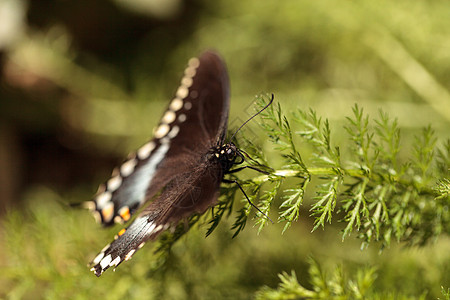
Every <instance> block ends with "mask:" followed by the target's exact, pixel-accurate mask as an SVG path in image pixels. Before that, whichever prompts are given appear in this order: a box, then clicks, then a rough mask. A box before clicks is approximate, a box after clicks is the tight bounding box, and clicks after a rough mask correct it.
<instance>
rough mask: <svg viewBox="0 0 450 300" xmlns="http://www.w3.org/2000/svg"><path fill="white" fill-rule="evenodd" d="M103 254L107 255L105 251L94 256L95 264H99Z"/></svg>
mask: <svg viewBox="0 0 450 300" xmlns="http://www.w3.org/2000/svg"><path fill="white" fill-rule="evenodd" d="M103 256H105V253H103V252H100V254H99V255H97V256H96V257H95V258H94V260H93V261H92V263H93V264H95V265H96V264H98V263H99V262H100V261H101V260H102V258H103Z"/></svg>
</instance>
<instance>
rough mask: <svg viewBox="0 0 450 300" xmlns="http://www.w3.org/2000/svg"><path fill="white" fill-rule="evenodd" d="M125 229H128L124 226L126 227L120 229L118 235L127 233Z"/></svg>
mask: <svg viewBox="0 0 450 300" xmlns="http://www.w3.org/2000/svg"><path fill="white" fill-rule="evenodd" d="M125 231H127V230H126V229H125V228H124V229H122V230H121V231H119V233H118V234H117V235H118V236H121V235H122V234H124V233H125Z"/></svg>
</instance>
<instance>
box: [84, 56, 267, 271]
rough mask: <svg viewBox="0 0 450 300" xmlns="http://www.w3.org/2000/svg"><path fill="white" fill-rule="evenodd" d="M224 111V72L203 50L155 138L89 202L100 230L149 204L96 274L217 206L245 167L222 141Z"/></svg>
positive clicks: (108, 250) (97, 261)
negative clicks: (230, 177)
mask: <svg viewBox="0 0 450 300" xmlns="http://www.w3.org/2000/svg"><path fill="white" fill-rule="evenodd" d="M271 101H273V96H272V100H271ZM269 104H270V103H269ZM229 106H230V100H229V79H228V73H227V70H226V66H225V64H224V62H223V61H222V59H221V58H220V57H219V56H218V54H216V53H214V52H212V51H206V52H204V53H203V54H201V56H200V57H199V58H192V59H190V60H189V62H188V66H187V68H186V69H185V70H184V77H183V78H182V79H181V85H180V86H179V87H178V89H177V91H176V95H175V97H174V98H173V99H172V101H171V102H170V104H169V106H168V108H167V110H166V111H165V113H164V115H163V117H162V118H161V121H160V123H159V125H158V126H157V127H156V129H155V131H154V137H153V139H152V140H151V141H149V142H148V143H146V144H144V145H143V146H142V147H141V148H139V149H138V150H137V151H136V152H135V153H132V154H131V155H129V157H128V160H126V161H125V162H124V163H123V164H122V165H121V166H120V167H118V168H115V169H114V170H113V172H112V176H111V178H110V179H109V180H108V181H107V182H106V183H105V184H102V185H100V187H99V190H98V192H97V195H96V196H95V198H94V200H93V201H91V202H88V203H89V205H88V207H89V208H90V209H91V211H92V213H93V214H94V217H95V218H96V219H97V220H98V222H100V223H102V224H103V225H112V224H114V223H122V224H123V223H125V222H127V221H129V220H130V219H131V216H132V215H133V214H134V213H135V212H136V211H137V210H138V209H139V208H141V207H144V206H145V205H147V206H146V207H145V208H143V209H142V211H141V212H140V213H139V215H138V216H137V217H136V218H135V219H134V221H133V222H132V223H131V224H130V225H129V226H128V227H127V228H124V229H122V230H121V231H119V233H118V234H117V235H116V237H115V240H114V241H113V242H112V243H110V244H108V245H107V246H106V247H104V248H103V250H101V252H100V253H99V254H98V255H97V256H96V257H95V258H94V260H93V261H92V262H91V266H92V268H91V271H93V272H94V273H95V275H97V276H101V275H102V274H103V272H104V271H105V270H107V269H108V268H110V267H114V268H116V267H117V266H118V265H119V264H121V263H122V262H124V261H127V260H129V259H130V258H131V257H132V256H133V255H134V253H135V252H136V251H137V250H139V249H140V248H142V247H143V246H144V244H145V243H146V242H147V241H149V240H154V239H156V238H157V237H158V235H160V234H161V233H162V232H163V231H165V230H166V229H168V228H169V227H171V226H175V225H176V224H177V223H179V221H180V220H182V219H185V218H188V217H190V216H192V215H194V214H200V213H203V212H205V211H206V210H207V209H208V208H209V207H211V206H214V204H216V203H217V199H218V196H219V188H220V184H221V182H222V181H224V175H225V174H228V173H230V172H234V171H235V170H233V171H230V170H231V168H232V167H233V166H235V165H238V164H241V163H243V162H244V160H245V159H244V155H243V152H242V151H240V150H239V149H238V148H237V147H236V146H235V145H234V144H233V143H231V142H229V143H226V142H225V137H226V132H227V122H228V111H229ZM266 107H267V106H266ZM250 119H251V118H250ZM250 119H249V120H250ZM249 120H247V122H248V121H249ZM247 122H245V123H247ZM245 123H244V124H243V125H245ZM241 127H242V126H241ZM249 167H251V166H249ZM242 168H245V167H241V168H238V169H237V170H241V169H242ZM253 169H256V168H253ZM239 187H240V186H239ZM240 188H241V187H240ZM241 190H242V188H241ZM242 191H243V190H242ZM244 194H245V193H244ZM247 199H248V198H247ZM252 205H253V204H252Z"/></svg>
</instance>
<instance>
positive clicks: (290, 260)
mask: <svg viewBox="0 0 450 300" xmlns="http://www.w3.org/2000/svg"><path fill="white" fill-rule="evenodd" d="M205 49H215V50H217V51H218V52H219V53H221V55H222V56H223V57H224V59H225V61H226V62H227V66H228V69H229V74H230V80H231V89H232V90H231V99H232V100H231V112H230V123H231V125H232V126H234V127H236V126H237V125H238V124H240V123H242V120H245V119H246V118H247V117H248V115H249V114H251V112H252V111H253V104H252V103H253V100H254V98H255V95H258V94H260V93H262V92H264V93H266V92H267V93H274V94H275V97H276V101H279V102H280V103H281V105H282V107H283V109H284V111H285V112H289V111H290V110H292V109H294V108H297V107H300V108H302V109H309V108H313V109H315V110H317V112H318V114H319V115H320V116H323V117H326V118H329V119H330V121H331V124H332V126H334V128H335V129H334V134H335V138H336V140H338V141H344V142H345V140H344V138H345V137H344V136H343V135H342V132H341V131H343V130H342V129H341V128H342V127H340V126H341V124H342V122H343V121H344V120H345V116H348V115H350V114H351V107H352V106H353V104H354V103H358V104H359V105H360V107H363V108H364V111H365V112H366V113H368V114H369V115H370V116H376V114H377V112H378V109H380V108H381V109H383V110H384V111H386V112H388V113H389V114H390V116H391V117H395V118H398V121H399V126H400V127H401V129H402V138H404V139H405V140H408V139H410V138H411V135H412V134H413V133H415V132H417V131H418V130H419V129H420V128H422V127H424V126H427V125H428V124H431V126H432V128H433V129H434V130H435V131H436V133H437V136H438V137H439V138H448V132H449V131H448V130H449V128H450V93H449V88H450V2H449V1H446V0H429V1H406V0H399V1H384V0H381V1H368V0H364V1H322V0H318V1H293V0H291V1H275V0H267V1H256V0H248V1H235V0H228V1H225V0H216V1H206V0H184V1H183V0H147V1H146V0H82V1H75V0H66V1H61V0H59V1H57V0H40V1H25V0H0V197H1V198H0V199H1V203H0V210H1V216H0V218H1V220H2V223H1V228H0V230H1V236H0V238H1V240H0V255H1V257H2V259H1V260H0V297H2V298H5V299H38V298H40V299H94V298H98V297H103V298H106V299H119V298H126V299H146V298H158V299H248V298H251V297H252V295H254V293H255V291H257V290H258V289H260V288H261V287H262V286H264V285H267V286H270V287H275V286H276V285H277V284H278V282H279V279H278V277H277V274H278V273H280V272H282V271H287V272H290V271H291V270H295V271H296V273H297V277H298V278H299V281H300V282H301V283H302V284H303V285H304V286H307V287H308V286H310V283H308V279H307V275H306V272H307V268H308V265H307V259H308V257H309V256H312V257H314V258H315V259H316V260H317V261H319V262H321V264H323V266H324V268H325V269H326V268H327V267H329V268H330V269H332V268H333V266H335V265H336V264H337V265H342V266H343V268H344V270H345V271H346V273H347V274H353V273H354V272H355V270H356V269H358V268H361V267H366V266H373V267H376V268H377V270H378V271H377V272H378V278H377V280H376V282H375V284H374V288H375V289H377V290H379V291H386V292H391V293H394V294H396V293H399V294H405V295H408V296H411V297H412V298H415V297H419V296H420V295H425V297H426V298H429V299H436V297H439V296H440V295H441V296H442V294H441V293H440V286H444V287H447V288H448V287H449V286H450V240H449V238H448V237H442V238H440V239H439V240H438V241H436V242H435V243H433V244H431V245H427V246H425V247H422V248H404V247H403V245H397V244H395V243H394V244H393V245H392V246H391V248H390V249H385V250H384V251H383V252H382V253H381V254H380V253H379V247H378V246H377V245H376V244H373V245H371V247H369V249H366V250H364V251H361V250H360V249H359V246H360V241H357V240H354V239H353V237H351V238H349V239H346V241H345V242H342V241H341V236H340V234H339V230H340V229H342V228H341V226H340V224H339V223H334V224H333V226H328V227H327V228H326V230H325V231H316V232H314V233H311V229H312V227H313V226H312V222H313V220H312V219H311V218H310V217H309V214H310V213H309V211H308V210H309V208H310V206H309V205H310V203H311V202H308V203H306V205H305V208H304V211H303V213H302V215H301V217H300V221H299V222H298V223H297V224H296V225H295V226H293V227H292V228H291V229H289V230H288V231H287V232H286V233H285V234H284V235H280V232H281V230H282V228H283V225H282V224H275V225H272V226H269V227H267V228H266V229H265V230H263V231H262V233H261V234H260V235H256V230H255V229H254V228H252V225H253V224H252V223H249V224H247V228H246V230H245V231H244V232H243V233H241V234H240V235H239V236H238V237H237V238H236V239H233V240H231V236H232V234H233V232H231V231H230V230H229V227H230V225H231V224H232V222H233V220H234V216H232V217H231V218H230V220H225V221H224V222H222V224H221V225H220V226H219V229H218V230H216V231H215V232H214V234H212V235H211V236H210V237H208V238H207V239H205V238H204V234H205V232H206V228H207V226H204V227H200V228H199V229H198V230H197V229H196V230H191V232H190V233H189V234H188V235H186V236H185V237H183V238H182V239H181V240H180V241H179V242H178V243H177V244H176V246H175V247H174V249H173V254H172V256H171V259H170V261H169V262H168V263H167V265H166V266H165V268H164V270H161V272H160V273H157V274H149V273H148V270H149V269H150V268H151V266H152V261H153V260H152V256H153V254H152V251H151V247H150V246H146V247H145V249H143V250H141V251H140V252H139V253H138V254H137V255H136V256H135V258H134V259H133V260H132V261H131V262H128V263H126V264H123V265H121V266H120V268H118V270H117V272H115V273H113V272H107V273H105V275H103V276H102V277H101V278H100V279H98V278H96V277H95V276H94V275H93V274H92V273H90V272H89V270H88V268H87V267H86V264H87V262H89V261H90V260H91V259H92V258H93V257H94V256H95V255H96V254H97V252H98V251H99V250H100V249H101V248H103V246H104V245H106V244H107V243H108V242H109V241H110V239H111V237H112V236H113V235H114V234H115V233H116V232H117V231H118V229H119V228H120V227H118V226H117V227H114V228H112V229H107V230H105V229H102V228H100V227H99V226H98V225H96V224H95V222H94V220H93V219H92V218H91V216H90V215H89V213H88V212H87V211H83V210H80V209H73V208H70V207H69V206H68V205H67V204H68V203H79V202H81V201H85V200H89V199H90V198H91V197H92V195H93V194H94V192H95V191H96V188H97V186H98V184H99V183H101V182H103V181H104V180H105V179H107V178H108V176H109V175H110V172H111V170H112V168H113V167H114V166H115V165H116V164H117V163H119V162H120V161H121V159H122V158H124V157H125V156H126V154H127V153H128V152H129V151H131V150H133V149H135V148H136V147H139V146H140V145H142V144H143V143H144V142H145V141H146V140H147V139H148V138H149V137H150V136H151V132H152V128H153V127H154V126H155V125H156V124H157V122H158V119H159V117H160V115H161V114H162V112H163V110H164V108H165V106H166V105H167V102H168V100H169V99H170V98H171V96H172V94H173V93H174V91H175V89H176V88H177V85H178V82H179V79H180V77H181V75H182V71H183V69H184V66H185V64H186V62H187V60H188V59H189V58H190V57H192V56H196V55H198V54H199V53H200V52H202V51H204V50H205ZM252 127H255V125H250V129H249V130H250V131H251V130H253V129H251V128H252ZM332 128H333V127H332ZM252 132H258V131H257V130H256V129H255V131H252ZM265 140H266V139H265V138H264V136H260V141H259V144H260V145H262V147H264V146H266V147H265V148H264V149H266V148H267V149H266V150H267V152H266V155H267V156H268V157H269V160H270V151H271V149H270V147H269V145H265V144H264V141H265ZM274 167H277V166H276V165H275V166H274Z"/></svg>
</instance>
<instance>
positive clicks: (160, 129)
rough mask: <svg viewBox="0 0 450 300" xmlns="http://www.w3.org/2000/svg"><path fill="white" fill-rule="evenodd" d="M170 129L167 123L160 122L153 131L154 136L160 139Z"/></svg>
mask: <svg viewBox="0 0 450 300" xmlns="http://www.w3.org/2000/svg"><path fill="white" fill-rule="evenodd" d="M169 130H170V126H169V125H167V124H161V125H159V127H158V128H156V131H155V138H157V139H160V138H162V137H163V136H165V135H166V134H167V133H168V132H169Z"/></svg>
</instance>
